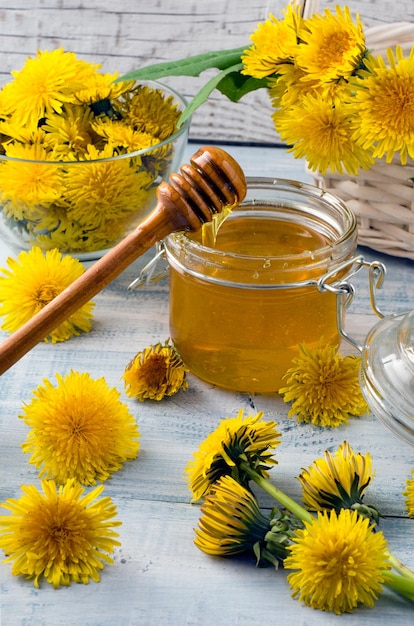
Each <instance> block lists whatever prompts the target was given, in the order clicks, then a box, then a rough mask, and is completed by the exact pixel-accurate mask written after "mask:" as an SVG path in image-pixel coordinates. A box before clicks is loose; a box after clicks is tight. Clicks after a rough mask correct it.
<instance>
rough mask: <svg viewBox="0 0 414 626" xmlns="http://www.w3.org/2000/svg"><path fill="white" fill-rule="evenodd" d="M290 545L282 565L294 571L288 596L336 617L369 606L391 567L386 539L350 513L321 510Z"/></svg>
mask: <svg viewBox="0 0 414 626" xmlns="http://www.w3.org/2000/svg"><path fill="white" fill-rule="evenodd" d="M293 541H294V544H293V545H292V546H290V547H289V551H290V554H289V556H288V557H287V558H286V559H285V561H284V567H285V569H289V570H298V571H295V572H292V573H290V574H289V575H288V578H287V580H288V582H289V584H290V587H291V589H292V590H293V594H292V595H293V597H296V598H298V600H299V601H300V602H304V603H305V604H306V605H308V606H311V607H312V608H314V609H319V610H321V611H332V612H333V613H336V614H340V613H345V612H351V611H352V610H353V609H355V608H356V607H357V606H358V605H361V604H364V605H366V606H368V607H372V606H373V605H374V602H375V600H376V599H377V598H378V596H379V595H380V594H381V593H382V583H384V581H385V579H386V575H387V573H386V570H388V569H390V565H389V562H388V548H387V543H386V540H385V538H384V536H383V534H382V532H378V531H377V532H374V527H373V526H370V525H369V520H368V519H364V518H362V517H361V516H359V515H358V512H357V511H350V510H349V509H342V510H341V511H340V513H339V514H336V512H335V511H332V512H331V513H328V512H326V511H324V512H320V513H318V517H317V519H315V520H314V521H313V522H311V523H305V528H304V529H303V530H302V529H298V530H297V531H296V537H295V538H294V539H293Z"/></svg>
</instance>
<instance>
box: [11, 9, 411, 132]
mask: <svg viewBox="0 0 414 626" xmlns="http://www.w3.org/2000/svg"><path fill="white" fill-rule="evenodd" d="M308 1H309V0H308ZM287 2H288V0H208V1H199V2H197V1H196V0H83V1H80V0H1V1H0V81H3V82H4V81H6V80H8V78H9V72H10V71H11V70H13V69H20V68H21V66H22V64H23V63H24V60H25V59H26V57H27V55H29V54H30V55H33V54H35V53H36V51H37V50H39V49H42V50H44V49H46V50H47V49H49V50H50V49H54V48H57V47H61V46H63V47H64V48H65V49H66V50H68V51H72V52H76V53H77V54H78V55H79V56H80V57H82V58H85V59H87V60H90V61H93V62H95V63H101V64H102V66H103V69H104V70H106V71H115V70H119V71H120V72H122V73H123V72H125V71H129V70H131V69H134V68H137V67H140V66H143V65H148V64H149V63H153V62H160V61H166V60H172V59H179V58H182V57H187V56H190V55H194V54H198V53H202V52H205V51H207V50H221V49H227V48H235V47H239V46H243V45H245V44H246V46H247V45H248V44H249V35H250V33H251V32H253V30H254V29H255V28H256V26H257V24H258V22H261V21H263V20H264V19H266V17H267V16H268V14H269V13H270V12H272V13H274V14H275V15H276V16H278V17H281V16H282V8H283V7H284V6H285V5H286V4H287ZM338 3H339V4H341V5H345V4H347V5H348V6H349V7H350V9H351V11H352V13H353V14H354V13H355V12H356V11H358V12H359V13H360V16H361V19H362V21H363V23H364V25H365V26H366V27H369V26H375V25H378V24H381V23H384V22H394V21H409V22H414V0H398V1H395V2H389V1H388V0H349V1H348V2H340V1H339V0H321V1H320V3H319V6H320V8H321V9H323V8H325V7H328V6H329V7H331V8H332V9H334V7H335V5H336V4H338ZM206 76H207V74H204V75H203V76H202V77H201V78H199V79H194V78H181V77H176V78H174V79H170V80H168V81H166V82H169V83H170V84H172V85H173V86H175V87H176V88H177V89H178V90H179V91H181V92H182V93H183V94H184V95H186V96H188V97H191V96H192V95H194V93H195V92H196V91H197V90H198V88H199V87H200V85H201V84H202V83H203V82H204V81H205V77H206ZM269 113H270V105H269V102H268V99H267V95H266V93H265V92H264V91H263V90H262V91H260V92H255V93H253V94H249V96H247V97H246V98H244V99H243V100H242V101H241V102H240V103H239V104H237V105H235V104H233V103H230V102H228V101H227V100H226V99H225V98H224V97H223V96H221V95H220V94H219V93H218V92H215V93H214V95H213V97H212V98H211V99H210V101H209V102H208V103H207V104H206V105H204V106H203V108H202V109H201V110H199V111H198V112H197V113H196V115H195V116H194V118H193V124H192V128H191V137H192V138H193V139H199V140H201V141H205V140H209V139H211V138H214V140H215V141H216V142H217V141H227V142H256V143H270V144H272V143H276V142H277V140H278V138H277V136H276V133H275V131H274V129H273V125H272V122H271V119H270V115H269Z"/></svg>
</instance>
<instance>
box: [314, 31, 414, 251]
mask: <svg viewBox="0 0 414 626" xmlns="http://www.w3.org/2000/svg"><path fill="white" fill-rule="evenodd" d="M366 41H367V47H368V48H369V49H370V50H372V51H373V52H374V53H375V54H384V52H385V50H386V48H388V47H394V46H396V45H400V46H401V47H402V48H403V50H404V52H405V53H406V54H408V53H409V51H410V50H411V47H412V46H413V45H414V24H410V23H406V22H400V23H393V24H384V25H381V26H376V27H375V28H371V29H367V30H366ZM310 173H311V174H312V176H313V177H314V182H315V184H316V185H317V186H318V187H322V188H324V189H327V190H329V191H331V192H332V193H334V194H335V195H337V196H339V197H340V198H342V199H343V200H344V201H345V202H346V203H347V204H348V206H349V207H350V208H351V209H352V210H353V211H354V212H355V214H356V215H357V218H358V226H359V243H360V244H361V245H365V246H368V247H370V248H373V249H374V250H377V251H379V252H384V253H387V254H391V255H394V256H400V257H406V258H409V259H414V183H413V182H412V181H411V180H410V178H414V161H412V160H411V161H409V162H408V164H407V165H405V166H403V165H401V164H400V162H399V159H398V158H397V159H395V160H394V162H392V163H389V164H386V163H385V160H384V161H378V163H377V165H375V166H374V167H372V168H371V169H370V170H368V171H364V170H362V171H361V173H360V174H359V175H358V176H355V177H351V176H349V175H339V174H329V173H328V174H325V175H324V176H322V175H318V174H316V175H315V173H314V172H310Z"/></svg>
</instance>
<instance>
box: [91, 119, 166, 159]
mask: <svg viewBox="0 0 414 626" xmlns="http://www.w3.org/2000/svg"><path fill="white" fill-rule="evenodd" d="M93 129H94V130H95V132H96V133H97V134H98V135H101V136H102V137H103V138H104V139H105V140H106V141H108V142H110V143H111V144H112V145H114V146H116V149H117V150H119V151H120V152H123V151H125V152H135V151H137V150H143V149H146V148H149V147H150V146H153V145H155V144H157V143H158V139H156V138H155V137H153V136H152V135H150V134H149V133H145V132H142V131H140V130H135V129H134V128H132V127H131V126H125V124H124V123H123V122H121V121H117V120H115V121H112V120H107V119H101V118H99V119H97V120H96V121H95V122H94V124H93Z"/></svg>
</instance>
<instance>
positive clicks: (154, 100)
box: [119, 85, 181, 142]
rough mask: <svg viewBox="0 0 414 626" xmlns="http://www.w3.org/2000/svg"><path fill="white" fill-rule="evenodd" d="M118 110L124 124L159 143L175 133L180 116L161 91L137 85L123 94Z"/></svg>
mask: <svg viewBox="0 0 414 626" xmlns="http://www.w3.org/2000/svg"><path fill="white" fill-rule="evenodd" d="M119 110H120V114H121V115H122V118H123V119H124V120H125V124H127V125H130V126H131V127H132V128H134V129H135V130H140V131H141V132H144V133H148V134H149V135H152V136H153V137H156V138H157V140H158V141H159V142H160V141H164V139H168V137H171V135H173V134H174V133H175V132H176V131H177V122H178V119H179V117H180V115H181V111H180V109H179V107H178V104H176V103H175V102H174V99H173V97H172V96H168V97H166V96H165V94H164V93H163V92H162V91H161V90H159V89H151V87H148V86H146V85H137V86H136V87H135V88H134V89H132V90H131V91H129V92H128V93H126V94H124V99H123V101H122V102H120V103H119Z"/></svg>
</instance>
